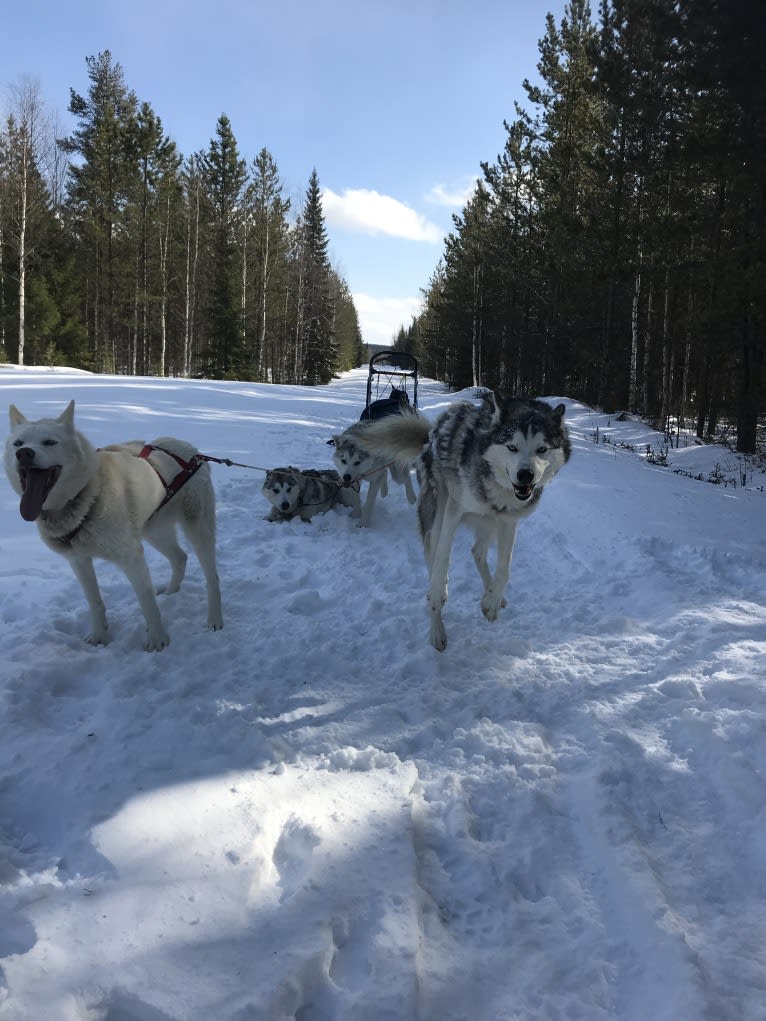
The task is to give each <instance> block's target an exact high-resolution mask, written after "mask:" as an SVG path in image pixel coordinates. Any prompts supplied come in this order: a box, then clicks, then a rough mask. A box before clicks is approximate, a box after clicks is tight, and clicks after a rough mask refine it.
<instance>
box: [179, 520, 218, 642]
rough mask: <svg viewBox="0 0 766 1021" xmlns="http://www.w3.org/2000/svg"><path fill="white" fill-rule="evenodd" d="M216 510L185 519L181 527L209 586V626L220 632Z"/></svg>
mask: <svg viewBox="0 0 766 1021" xmlns="http://www.w3.org/2000/svg"><path fill="white" fill-rule="evenodd" d="M214 514H215V510H214V509H213V508H212V507H210V508H205V510H204V511H203V512H202V513H201V514H199V515H197V516H194V517H184V518H182V520H181V527H182V528H183V530H184V534H185V535H186V537H187V539H188V540H189V542H190V543H191V546H192V549H193V550H194V552H195V553H196V554H197V559H198V560H199V562H200V566H201V567H202V570H203V573H204V575H205V583H206V585H207V626H208V627H209V628H210V629H211V630H212V631H220V629H221V628H222V627H223V609H222V606H221V584H220V581H219V579H218V568H217V566H216V560H215V517H214Z"/></svg>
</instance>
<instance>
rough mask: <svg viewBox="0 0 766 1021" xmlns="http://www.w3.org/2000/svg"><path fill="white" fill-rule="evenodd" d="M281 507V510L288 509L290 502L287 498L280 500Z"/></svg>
mask: <svg viewBox="0 0 766 1021" xmlns="http://www.w3.org/2000/svg"><path fill="white" fill-rule="evenodd" d="M281 509H282V510H283V511H289V510H290V504H289V503H288V502H287V500H283V501H282V505H281Z"/></svg>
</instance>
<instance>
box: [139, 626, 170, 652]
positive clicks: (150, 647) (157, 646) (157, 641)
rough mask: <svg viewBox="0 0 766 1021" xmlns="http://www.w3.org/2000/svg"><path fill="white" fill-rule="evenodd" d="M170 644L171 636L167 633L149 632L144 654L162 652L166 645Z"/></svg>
mask: <svg viewBox="0 0 766 1021" xmlns="http://www.w3.org/2000/svg"><path fill="white" fill-rule="evenodd" d="M169 644H170V635H169V634H168V633H167V631H150V632H147V635H146V641H145V642H144V652H160V651H161V650H162V649H164V648H165V646H166V645H169Z"/></svg>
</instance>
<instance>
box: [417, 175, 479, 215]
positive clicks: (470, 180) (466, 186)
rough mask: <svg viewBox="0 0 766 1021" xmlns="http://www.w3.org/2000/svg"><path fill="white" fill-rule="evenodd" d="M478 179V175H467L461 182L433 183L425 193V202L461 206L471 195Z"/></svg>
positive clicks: (450, 206) (454, 206) (453, 206)
mask: <svg viewBox="0 0 766 1021" xmlns="http://www.w3.org/2000/svg"><path fill="white" fill-rule="evenodd" d="M478 180H479V179H478V177H467V178H464V179H463V181H462V183H459V184H454V185H452V186H448V185H446V184H441V183H440V184H435V185H434V186H433V188H432V189H431V190H430V191H429V192H428V194H427V195H426V202H430V203H431V204H432V205H435V206H448V207H449V208H451V209H457V208H462V207H463V206H464V205H465V204H466V202H467V201H468V200H469V198H470V197H471V195H473V193H474V190H475V188H476V182H477V181H478Z"/></svg>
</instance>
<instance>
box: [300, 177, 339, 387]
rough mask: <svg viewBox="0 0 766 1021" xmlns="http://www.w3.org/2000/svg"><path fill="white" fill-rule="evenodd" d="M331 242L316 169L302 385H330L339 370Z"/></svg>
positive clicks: (303, 309) (305, 224)
mask: <svg viewBox="0 0 766 1021" xmlns="http://www.w3.org/2000/svg"><path fill="white" fill-rule="evenodd" d="M328 247H329V241H328V238H327V232H326V230H325V222H324V213H323V211H322V196H321V192H320V189H319V178H318V176H317V172H316V168H315V169H314V170H313V171H312V173H311V177H310V178H309V184H308V188H307V190H306V201H305V203H304V207H303V219H302V228H301V248H300V260H301V290H300V313H299V325H298V351H297V357H298V365H299V374H298V382H302V383H306V384H308V385H309V386H314V385H316V384H322V383H329V382H330V380H331V379H332V378H333V375H334V373H335V371H336V369H337V361H338V355H337V348H336V343H335V334H334V329H333V320H334V316H335V309H334V305H333V301H332V295H331V270H330V263H329V258H328V254H327V251H328Z"/></svg>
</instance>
